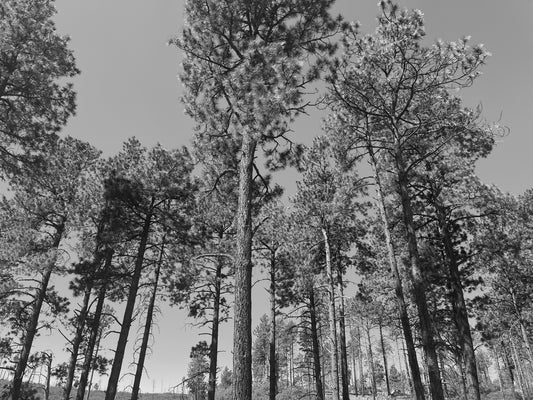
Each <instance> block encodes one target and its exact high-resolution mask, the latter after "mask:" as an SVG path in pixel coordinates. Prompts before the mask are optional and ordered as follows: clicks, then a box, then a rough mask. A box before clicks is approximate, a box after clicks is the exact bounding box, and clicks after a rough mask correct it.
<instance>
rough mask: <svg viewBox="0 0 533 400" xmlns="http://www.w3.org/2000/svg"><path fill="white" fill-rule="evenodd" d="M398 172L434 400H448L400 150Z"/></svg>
mask: <svg viewBox="0 0 533 400" xmlns="http://www.w3.org/2000/svg"><path fill="white" fill-rule="evenodd" d="M396 168H397V171H396V172H397V178H398V194H399V195H400V199H401V204H402V214H403V222H404V224H405V229H406V235H407V245H408V250H409V262H410V264H411V280H412V287H413V289H412V290H413V297H414V300H415V304H416V307H417V311H418V319H419V323H420V333H421V336H422V346H423V348H424V353H425V356H426V363H427V371H428V376H429V387H430V392H431V398H432V400H444V393H443V390H442V382H441V379H440V371H439V365H438V358H437V352H436V349H435V342H434V339H433V326H432V322H431V318H430V316H429V311H428V307H427V298H426V282H425V277H424V274H423V271H422V266H421V263H420V256H419V254H418V241H417V237H416V230H415V223H414V219H413V209H412V205H411V199H410V197H409V189H408V180H407V172H406V167H405V165H404V161H403V158H402V154H401V150H400V149H397V151H396Z"/></svg>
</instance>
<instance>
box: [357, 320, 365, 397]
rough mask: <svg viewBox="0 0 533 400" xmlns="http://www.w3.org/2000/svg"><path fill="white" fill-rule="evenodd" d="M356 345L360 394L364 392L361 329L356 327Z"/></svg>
mask: <svg viewBox="0 0 533 400" xmlns="http://www.w3.org/2000/svg"><path fill="white" fill-rule="evenodd" d="M357 346H358V347H359V381H360V386H361V394H362V395H364V394H365V375H364V371H363V348H362V345H361V330H360V329H359V327H357Z"/></svg>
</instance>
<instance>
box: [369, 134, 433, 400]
mask: <svg viewBox="0 0 533 400" xmlns="http://www.w3.org/2000/svg"><path fill="white" fill-rule="evenodd" d="M368 151H369V154H370V157H371V161H372V167H373V170H374V179H375V181H376V186H377V189H378V195H379V202H378V204H379V208H380V214H381V221H382V223H383V231H384V233H385V242H386V243H387V254H388V257H389V266H390V268H391V272H392V276H393V278H394V293H395V295H396V300H397V301H398V308H399V313H400V322H401V324H402V331H403V337H404V341H405V346H406V348H407V357H408V360H409V368H410V370H411V377H412V384H413V389H414V392H415V398H416V400H424V399H425V395H424V385H423V384H422V377H421V376H420V368H419V366H418V360H417V357H416V349H415V344H414V340H413V333H412V331H411V323H410V322H409V314H408V312H407V304H406V302H405V296H404V293H403V285H402V278H401V275H400V270H399V268H398V262H397V260H396V254H395V251H394V245H393V243H392V236H391V229H390V223H389V217H388V215H387V211H386V204H385V195H384V194H383V186H382V184H381V177H380V175H379V171H378V162H377V160H376V158H375V156H374V151H373V148H372V143H370V144H369V146H368Z"/></svg>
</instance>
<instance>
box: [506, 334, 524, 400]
mask: <svg viewBox="0 0 533 400" xmlns="http://www.w3.org/2000/svg"><path fill="white" fill-rule="evenodd" d="M509 341H510V342H511V349H512V354H511V357H512V358H513V362H514V365H515V370H516V371H515V372H516V375H515V376H516V378H517V381H518V386H519V387H520V391H521V392H522V397H525V396H527V392H526V390H527V389H526V386H525V382H524V374H523V372H522V371H523V369H522V363H521V362H520V358H519V356H518V352H517V351H516V346H515V343H514V340H513V336H512V332H510V333H509Z"/></svg>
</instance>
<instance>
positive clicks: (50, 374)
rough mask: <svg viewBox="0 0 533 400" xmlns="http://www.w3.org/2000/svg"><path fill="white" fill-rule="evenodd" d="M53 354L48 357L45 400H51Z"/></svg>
mask: <svg viewBox="0 0 533 400" xmlns="http://www.w3.org/2000/svg"><path fill="white" fill-rule="evenodd" d="M52 357H53V356H52V354H51V353H50V354H47V355H46V381H45V383H44V400H50V378H51V376H52Z"/></svg>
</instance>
